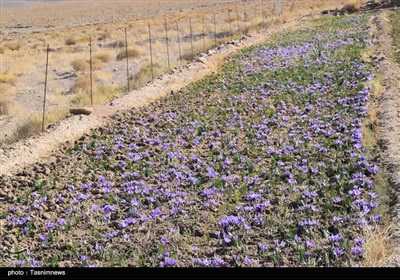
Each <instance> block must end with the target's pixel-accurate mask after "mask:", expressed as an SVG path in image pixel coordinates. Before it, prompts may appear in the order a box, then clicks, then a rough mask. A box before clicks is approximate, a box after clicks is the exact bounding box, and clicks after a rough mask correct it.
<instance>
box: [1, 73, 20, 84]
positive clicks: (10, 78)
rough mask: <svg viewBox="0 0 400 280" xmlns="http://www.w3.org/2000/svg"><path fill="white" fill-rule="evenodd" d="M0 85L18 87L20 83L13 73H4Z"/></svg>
mask: <svg viewBox="0 0 400 280" xmlns="http://www.w3.org/2000/svg"><path fill="white" fill-rule="evenodd" d="M0 83H1V84H9V85H12V86H16V85H17V83H18V78H17V77H16V76H15V75H14V74H12V73H4V74H1V75H0Z"/></svg>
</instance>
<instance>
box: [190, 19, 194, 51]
mask: <svg viewBox="0 0 400 280" xmlns="http://www.w3.org/2000/svg"><path fill="white" fill-rule="evenodd" d="M189 25H190V46H191V48H192V59H193V58H194V50H193V32H192V18H189Z"/></svg>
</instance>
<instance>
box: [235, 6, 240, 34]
mask: <svg viewBox="0 0 400 280" xmlns="http://www.w3.org/2000/svg"><path fill="white" fill-rule="evenodd" d="M235 9H236V22H237V26H238V32H239V34H240V33H241V32H240V22H239V11H238V7H237V3H235Z"/></svg>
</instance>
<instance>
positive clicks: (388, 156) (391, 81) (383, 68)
mask: <svg viewBox="0 0 400 280" xmlns="http://www.w3.org/2000/svg"><path fill="white" fill-rule="evenodd" d="M374 25H376V28H377V32H376V33H375V34H376V39H377V40H378V42H379V48H378V51H377V53H376V56H378V57H380V59H379V60H380V62H379V63H378V64H377V65H376V68H377V69H378V71H379V72H380V74H381V75H382V77H383V82H382V85H383V86H384V92H383V95H382V99H381V101H380V107H381V108H383V109H384V110H381V112H380V116H379V130H380V138H381V139H380V143H381V146H382V150H383V155H382V159H383V164H384V165H385V166H386V167H387V169H388V171H389V181H390V184H391V186H392V187H393V188H392V190H391V192H392V198H393V205H392V207H391V216H392V219H393V224H394V228H393V230H392V238H393V240H394V244H395V246H394V247H393V253H394V256H393V257H392V258H391V260H390V262H389V263H388V264H387V265H388V266H396V267H399V266H400V246H399V244H400V188H399V186H400V67H399V65H397V64H396V63H395V62H394V61H393V59H392V57H391V52H392V39H391V25H390V22H389V20H388V15H387V11H383V12H381V13H379V15H378V16H377V17H376V18H375V19H374Z"/></svg>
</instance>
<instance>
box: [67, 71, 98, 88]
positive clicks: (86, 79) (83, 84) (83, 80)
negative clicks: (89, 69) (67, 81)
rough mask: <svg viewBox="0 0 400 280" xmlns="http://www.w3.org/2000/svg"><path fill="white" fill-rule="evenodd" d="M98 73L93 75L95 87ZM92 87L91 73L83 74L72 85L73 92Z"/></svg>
mask: <svg viewBox="0 0 400 280" xmlns="http://www.w3.org/2000/svg"><path fill="white" fill-rule="evenodd" d="M95 81H96V75H93V84H92V86H93V88H95V87H96V82H95ZM89 89H90V75H89V74H85V75H83V76H80V77H78V78H77V79H76V80H75V82H74V84H73V86H72V87H71V91H72V92H80V91H88V90H89Z"/></svg>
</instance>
